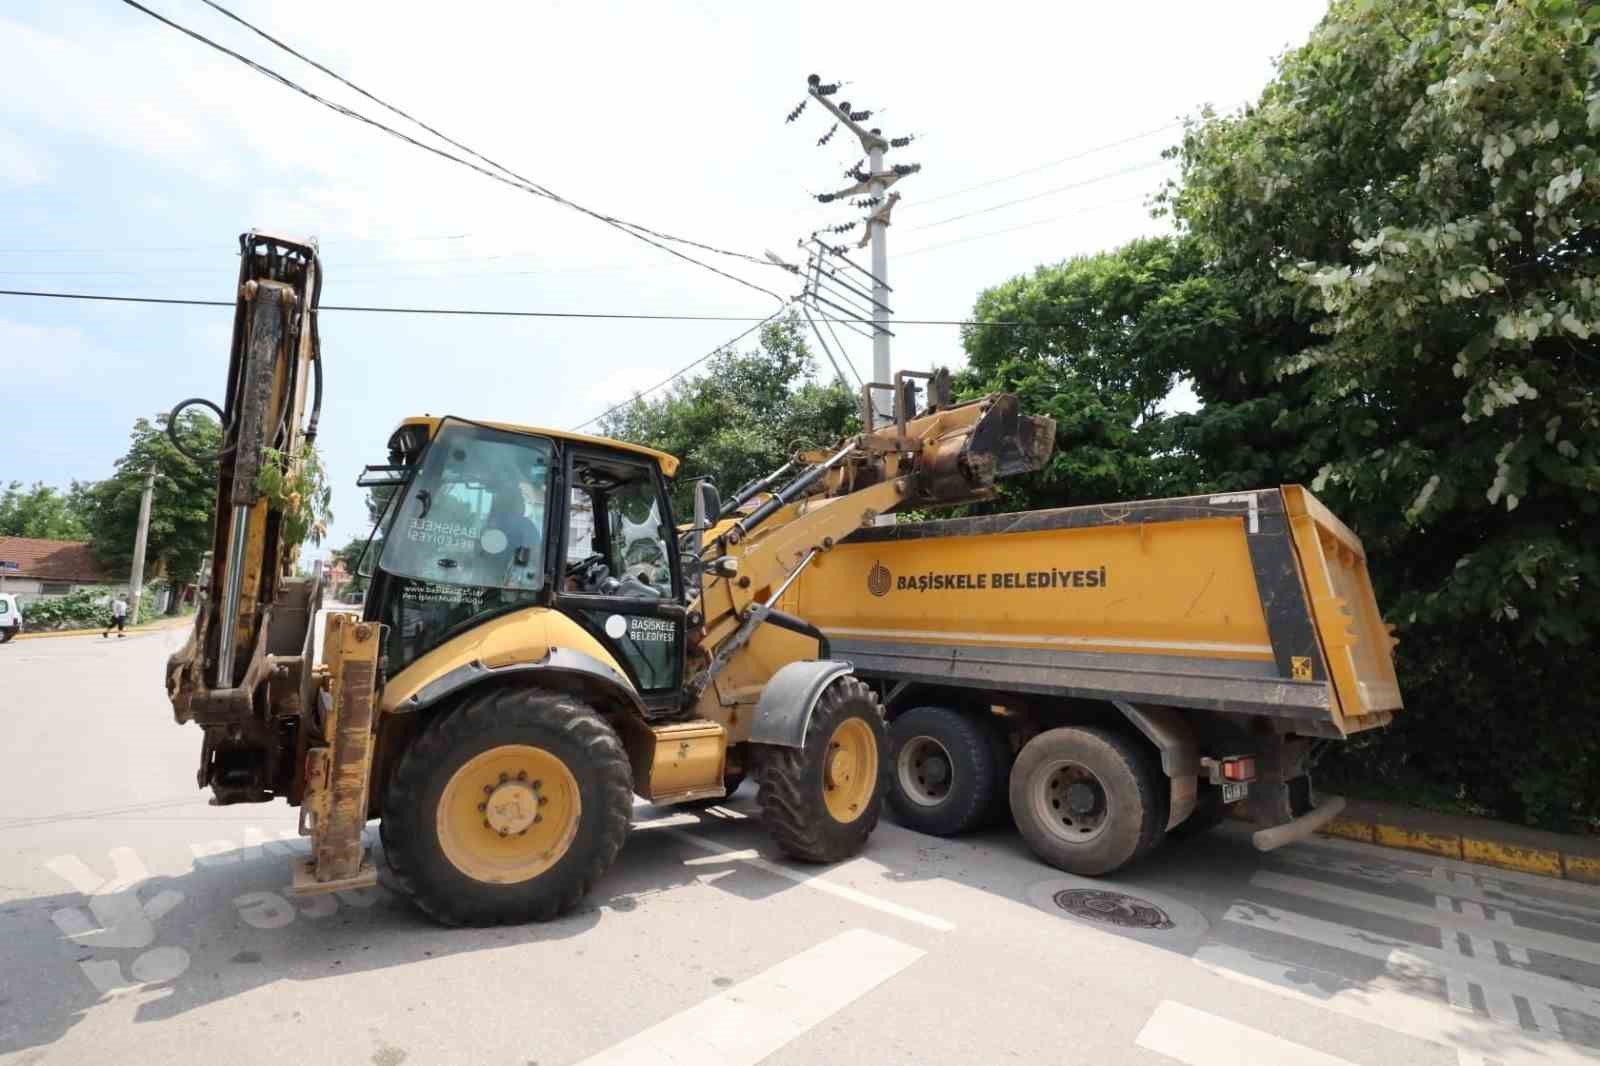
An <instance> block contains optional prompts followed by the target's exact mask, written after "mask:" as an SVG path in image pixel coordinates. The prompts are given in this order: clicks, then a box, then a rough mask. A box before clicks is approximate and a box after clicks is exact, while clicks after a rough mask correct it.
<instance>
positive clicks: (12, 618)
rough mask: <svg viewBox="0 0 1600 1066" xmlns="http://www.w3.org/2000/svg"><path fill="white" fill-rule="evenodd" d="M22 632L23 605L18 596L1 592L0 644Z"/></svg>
mask: <svg viewBox="0 0 1600 1066" xmlns="http://www.w3.org/2000/svg"><path fill="white" fill-rule="evenodd" d="M20 632H22V605H21V604H19V603H17V598H16V596H14V595H12V594H11V593H9V592H0V644H4V643H5V642H6V641H8V640H10V639H11V638H12V637H14V636H16V635H17V634H18V633H20Z"/></svg>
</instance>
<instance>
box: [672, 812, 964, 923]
mask: <svg viewBox="0 0 1600 1066" xmlns="http://www.w3.org/2000/svg"><path fill="white" fill-rule="evenodd" d="M655 832H658V833H666V834H667V835H668V836H670V837H672V838H673V839H675V840H681V841H683V842H684V843H686V844H692V845H694V846H695V847H697V848H699V849H701V850H702V851H709V852H711V853H712V854H714V855H718V856H720V857H721V858H722V859H723V860H724V861H727V862H742V863H748V864H749V865H751V866H754V867H755V868H756V869H758V870H763V871H765V872H767V873H769V874H774V875H776V876H778V877H782V878H784V879H786V880H789V881H793V882H794V883H795V884H797V885H805V886H806V887H807V888H814V889H816V890H817V891H818V892H826V893H827V894H828V895H830V896H837V897H838V898H840V899H847V900H849V901H850V902H851V903H858V904H860V905H861V906H863V907H871V908H872V909H873V910H875V911H881V912H882V913H884V914H891V915H893V916H894V917H896V918H901V919H904V920H905V921H908V922H915V923H916V924H918V925H921V926H925V927H927V928H929V929H933V930H937V931H938V932H941V933H949V932H953V931H954V930H955V925H954V924H953V923H951V922H947V921H945V920H944V919H943V918H940V917H937V916H936V915H932V914H928V913H927V912H925V911H919V910H916V909H914V908H912V907H904V906H901V905H900V904H898V903H892V902H890V901H889V900H886V899H879V898H878V897H877V896H871V895H868V894H867V893H865V892H862V891H860V890H859V889H854V888H851V887H850V886H849V885H841V884H837V883H836V882H833V881H829V880H826V879H824V878H823V877H822V876H821V875H820V874H807V873H800V872H799V871H798V870H791V869H789V868H788V867H786V866H779V865H778V864H777V863H775V862H772V861H770V860H768V859H763V858H761V857H760V856H759V855H758V856H756V857H754V858H751V857H750V853H749V851H748V850H747V849H741V848H730V847H728V846H726V845H724V844H718V843H717V842H716V841H714V840H707V839H706V838H705V837H702V836H696V835H695V834H694V833H686V832H684V831H683V830H682V829H676V828H665V827H663V828H661V829H657V830H655ZM691 861H693V860H691ZM695 865H697V866H702V865H705V863H704V862H696V863H695Z"/></svg>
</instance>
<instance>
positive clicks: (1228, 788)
mask: <svg viewBox="0 0 1600 1066" xmlns="http://www.w3.org/2000/svg"><path fill="white" fill-rule="evenodd" d="M1249 791H1250V785H1249V784H1248V783H1247V782H1244V781H1236V782H1229V781H1224V782H1223V783H1222V802H1223V803H1237V802H1239V801H1240V800H1242V799H1244V797H1245V795H1246V794H1247V793H1248V792H1249Z"/></svg>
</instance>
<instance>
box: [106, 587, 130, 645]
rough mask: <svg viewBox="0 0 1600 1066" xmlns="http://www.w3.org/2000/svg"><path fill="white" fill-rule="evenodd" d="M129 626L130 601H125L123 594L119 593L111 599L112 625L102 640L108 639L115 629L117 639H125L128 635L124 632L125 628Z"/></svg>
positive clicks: (107, 628)
mask: <svg viewBox="0 0 1600 1066" xmlns="http://www.w3.org/2000/svg"><path fill="white" fill-rule="evenodd" d="M127 624H128V601H127V600H125V599H123V598H122V593H120V592H119V593H117V594H116V595H115V596H113V597H112V598H111V624H110V625H108V626H106V631H105V632H104V633H101V634H100V639H101V640H104V639H106V638H107V637H109V636H110V635H111V631H112V630H113V629H115V630H116V631H117V639H118V640H121V639H122V638H123V637H125V636H127V635H128V634H126V633H124V632H123V631H122V628H123V626H125V625H127Z"/></svg>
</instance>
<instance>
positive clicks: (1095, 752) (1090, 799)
mask: <svg viewBox="0 0 1600 1066" xmlns="http://www.w3.org/2000/svg"><path fill="white" fill-rule="evenodd" d="M1159 775H1160V770H1159V767H1156V766H1155V765H1154V759H1153V758H1152V757H1151V756H1150V755H1149V753H1148V752H1146V751H1145V750H1144V749H1143V748H1141V747H1140V746H1139V745H1138V744H1137V743H1136V742H1135V741H1133V740H1131V739H1129V738H1127V737H1124V736H1122V735H1121V734H1119V733H1114V732H1111V731H1110V730H1105V729H1095V728H1090V727H1080V726H1071V727H1066V728H1062V729H1051V730H1048V731H1047V732H1044V733H1040V734H1039V735H1038V736H1036V737H1034V738H1033V739H1032V740H1030V741H1028V743H1027V744H1026V745H1025V746H1024V747H1023V749H1022V751H1021V752H1020V753H1019V754H1018V755H1017V761H1016V764H1015V765H1014V766H1013V767H1012V769H1011V790H1010V791H1011V814H1012V816H1013V817H1014V818H1015V819H1016V822H1017V828H1018V829H1019V830H1020V831H1021V833H1022V836H1023V838H1024V839H1026V840H1027V842H1028V846H1029V847H1031V848H1032V849H1033V851H1034V854H1036V855H1038V856H1039V858H1041V859H1043V860H1044V861H1045V862H1047V863H1049V864H1050V865H1051V866H1054V867H1057V868H1058V869H1062V870H1066V871H1067V872H1068V873H1074V874H1081V875H1084V876H1086V877H1095V876H1098V875H1100V874H1108V873H1111V872H1112V871H1113V870H1116V869H1119V868H1120V867H1122V866H1124V865H1126V864H1127V863H1129V862H1131V861H1132V860H1133V859H1135V858H1136V857H1138V856H1139V855H1141V854H1143V853H1144V852H1145V851H1147V850H1149V849H1150V848H1151V847H1154V845H1155V844H1156V843H1157V842H1158V841H1159V840H1160V838H1161V835H1162V830H1163V829H1164V828H1165V826H1164V825H1163V824H1162V822H1163V820H1164V813H1163V812H1164V810H1165V806H1166V805H1165V804H1164V803H1162V802H1161V801H1160V799H1161V793H1160V789H1161V788H1163V787H1165V784H1166V783H1165V781H1163V780H1158V777H1159Z"/></svg>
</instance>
